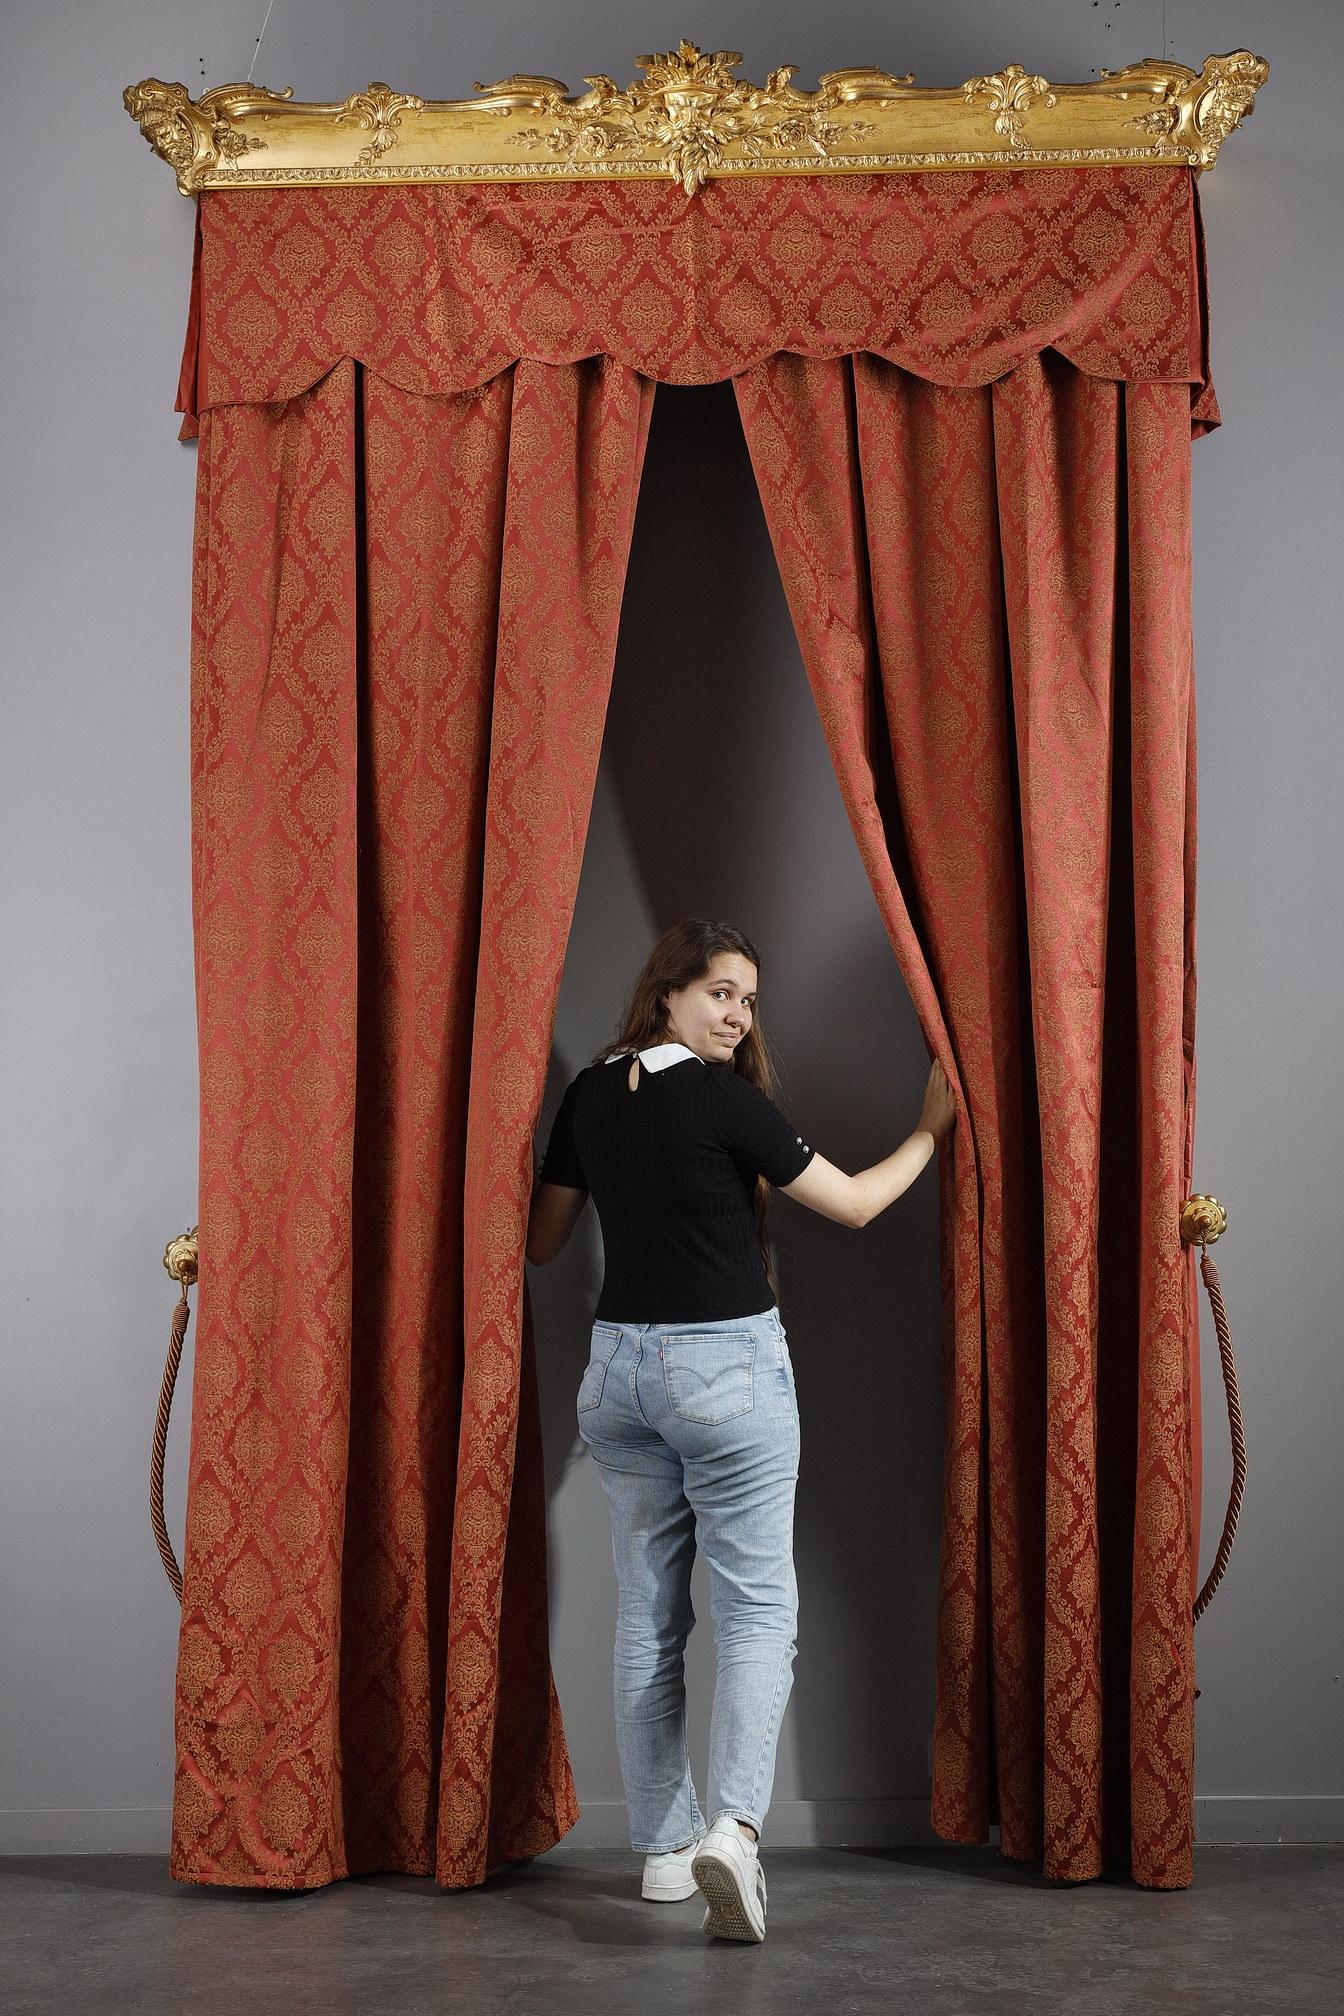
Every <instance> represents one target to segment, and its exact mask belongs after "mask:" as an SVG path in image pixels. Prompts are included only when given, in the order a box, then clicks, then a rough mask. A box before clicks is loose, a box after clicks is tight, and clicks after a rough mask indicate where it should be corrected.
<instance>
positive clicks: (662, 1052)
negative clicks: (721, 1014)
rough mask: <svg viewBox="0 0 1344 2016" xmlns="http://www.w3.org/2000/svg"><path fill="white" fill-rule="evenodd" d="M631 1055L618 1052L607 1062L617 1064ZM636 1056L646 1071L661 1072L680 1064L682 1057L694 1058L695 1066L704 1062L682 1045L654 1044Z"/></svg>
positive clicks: (627, 1051)
mask: <svg viewBox="0 0 1344 2016" xmlns="http://www.w3.org/2000/svg"><path fill="white" fill-rule="evenodd" d="M631 1054H632V1053H631V1052H630V1051H629V1050H618V1051H617V1052H616V1054H615V1055H614V1056H612V1057H608V1059H607V1062H608V1064H619V1063H620V1062H622V1060H623V1059H625V1058H627V1057H629V1056H630V1055H631ZM638 1054H639V1061H640V1063H641V1064H642V1065H643V1066H644V1067H645V1069H646V1070H648V1071H662V1070H664V1069H666V1067H667V1066H668V1065H669V1064H680V1062H681V1060H682V1058H683V1057H694V1058H695V1061H696V1063H697V1064H703V1063H704V1061H705V1060H704V1058H703V1057H701V1056H699V1055H697V1053H696V1052H695V1051H694V1050H690V1049H688V1048H687V1046H686V1045H685V1044H684V1043H655V1044H653V1046H652V1047H651V1048H650V1049H648V1050H641V1051H640V1052H639V1053H638Z"/></svg>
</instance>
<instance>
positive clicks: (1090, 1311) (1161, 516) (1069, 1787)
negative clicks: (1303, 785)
mask: <svg viewBox="0 0 1344 2016" xmlns="http://www.w3.org/2000/svg"><path fill="white" fill-rule="evenodd" d="M735 385H736V390H737V395H738V404H739V410H740V412H741V414H742V419H743V423H744V426H745V428H746V434H747V440H748V444H749V446H750V450H751V456H752V462H753V466H754V468H755V472H756V477H757V482H758V484H759V487H760V492H761V496H762V499H763V501H764V505H765V510H766V516H767V519H768V521H769V525H770V531H771V536H772V539H773V542H774V547H775V552H776V555H777V557H778V560H779V565H780V570H781V574H782V577H783V580H784V585H785V590H786V593H787V596H788V600H789V606H790V609H791V611H792V614H793V619H794V623H795V626H796V628H797V631H798V635H799V638H800V640H801V643H802V648H803V654H804V657H805V660H806V663H807V668H808V674H809V678H810V680H811V684H812V689H813V692H814V694H815V696H816V701H817V707H818V711H819V713H820V716H821V721H822V725H823V727H824V730H825V733H826V737H827V742H828V745H829V747H830V752H831V757H832V760H833V762H834V764H835V768H836V774H837V776H838V778H839V780H840V784H841V788H842V791H843V793H844V797H845V804H846V807H847V810H848V812H849V816H850V819H851V822H852V825H853V829H854V833H855V837H856V839H857V841H858V843H859V848H860V852H861V854H862V856H863V861H864V865H865V867H866V869H867V871H868V875H869V878H870V880H871V882H872V886H873V891H874V894H875V895H876V897H877V900H878V903H879V906H880V908H881V911H882V916H883V920H884V922H885V923H886V926H887V929H888V932H889V934H890V936H891V940H892V944H893V947H894V948H895V951H896V954H897V957H898V959H899V961H900V964H901V968H902V971H903V973H904V975H905V978H906V982H907V984H908V986H909V987H910V990H911V995H912V998H913V1000H914V1002H915V1005H916V1008H917V1010H918V1012H919V1015H920V1019H921V1022H922V1025H923V1027H924V1030H925V1032H926V1034H927V1035H928V1036H929V1038H930V1041H931V1043H932V1046H933V1048H934V1050H935V1053H936V1054H937V1056H938V1058H939V1060H940V1062H942V1064H943V1066H944V1068H945V1069H946V1071H947V1073H948V1076H949V1079H950V1080H951V1081H952V1083H953V1085H954V1087H955V1088H956V1090H957V1094H958V1099H957V1104H958V1123H959V1124H958V1127H957V1130H956V1133H955V1136H954V1140H953V1144H952V1152H951V1153H950V1154H945V1155H944V1157H943V1161H942V1172H941V1173H942V1201H943V1229H944V1243H943V1291H944V1306H943V1319H944V1368H945V1406H946V1451H945V1464H944V1498H943V1542H942V1561H941V1571H940V1621H939V1659H938V1691H937V1716H936V1722H935V1732H934V1799H933V1821H934V1825H935V1827H936V1828H937V1829H938V1831H939V1832H940V1833H943V1834H946V1835H948V1836H950V1837H951V1838H953V1839H954V1840H964V1841H965V1840H971V1841H973V1840H983V1839H984V1838H985V1831H986V1827H987V1824H988V1823H989V1822H990V1821H992V1820H997V1821H998V1823H999V1826H1000V1840H1001V1843H1002V1846H1003V1849H1004V1851H1005V1852H1006V1853H1007V1854H1009V1855H1013V1856H1018V1857H1023V1858H1029V1859H1033V1860H1036V1859H1040V1858H1041V1857H1044V1863H1045V1870H1046V1873H1047V1874H1048V1875H1051V1876H1057V1877H1063V1878H1075V1879H1076V1878H1079V1877H1088V1876H1095V1875H1098V1874H1099V1873H1101V1871H1102V1870H1103V1868H1105V1867H1107V1866H1108V1865H1109V1866H1112V1867H1114V1866H1117V1865H1118V1866H1122V1867H1129V1866H1131V1861H1132V1869H1133V1873H1134V1874H1135V1876H1136V1877H1137V1878H1138V1879H1139V1880H1140V1881H1141V1882H1144V1883H1148V1884H1153V1885H1157V1886H1161V1887H1170V1886H1178V1885H1182V1884H1185V1883H1188V1882H1189V1880H1190V1869H1191V1849H1192V1785H1191V1776H1190V1773H1191V1763H1192V1752H1193V1708H1194V1673H1193V1651H1192V1643H1191V1638H1192V1624H1191V1595H1192V1588H1191V1567H1192V1561H1193V1557H1194V1504H1193V1496H1192V1464H1191V1448H1192V1404H1193V1403H1192V1391H1191V1380H1192V1377H1193V1374H1194V1369H1195V1363H1196V1362H1197V1361H1195V1359H1194V1355H1193V1354H1194V1336H1195V1333H1194V1332H1193V1331H1192V1330H1191V1328H1190V1317H1189V1307H1188V1297H1189V1295H1190V1292H1191V1291H1190V1283H1189V1275H1190V1265H1189V1262H1188V1261H1187V1258H1186V1256H1185V1253H1184V1249H1183V1247H1182V1244H1181V1240H1180V1234H1179V1217H1180V1205H1181V1200H1182V1198H1183V1197H1184V1196H1185V1194H1186V1191H1187V1189H1188V1187H1189V1178H1190V1166H1189V1159H1188V1157H1189V1146H1190V1139H1191V1127H1192V1123H1193V1107H1192V1100H1193V1082H1192V1075H1193V1019H1194V909H1193V901H1194V811H1195V798H1194V687H1193V681H1192V677H1191V649H1190V587H1189V574H1190V536H1189V522H1190V512H1189V453H1190V399H1189V393H1188V388H1187V387H1186V386H1184V385H1152V384H1142V385H1122V384H1117V383H1114V382H1112V381H1109V380H1104V379H1096V378H1089V377H1086V376H1085V375H1084V374H1083V373H1081V372H1079V371H1077V370H1075V369H1074V367H1073V366H1072V365H1070V364H1068V363H1067V362H1065V361H1064V360H1063V359H1062V358H1059V357H1057V356H1051V355H1045V356H1040V357H1033V358H1031V359H1029V360H1028V361H1027V362H1026V363H1024V364H1022V365H1020V366H1019V367H1018V369H1017V370H1016V371H1014V372H1011V373H1010V374H1009V375H1008V376H1007V377H1005V378H1002V379H1000V380H999V381H998V382H997V383H996V384H994V385H992V386H987V387H984V388H981V389H974V390H969V391H968V390H963V389H961V388H957V387H952V388H949V387H944V386H940V385H931V384H928V383H925V382H923V381H921V380H920V379H917V378H912V377H911V376H909V375H908V374H907V373H906V372H904V371H902V370H901V369H900V368H899V367H898V366H896V365H893V364H888V363H885V362H884V361H883V360H882V359H880V358H874V357H867V356H859V357H854V358H839V359H835V360H816V359H810V358H800V357H775V358H771V359H770V360H769V361H768V362H766V363H763V364H760V365H758V366H757V367H756V368H755V369H754V370H751V371H748V372H745V373H743V374H742V375H741V376H740V377H738V378H737V379H736V380H735Z"/></svg>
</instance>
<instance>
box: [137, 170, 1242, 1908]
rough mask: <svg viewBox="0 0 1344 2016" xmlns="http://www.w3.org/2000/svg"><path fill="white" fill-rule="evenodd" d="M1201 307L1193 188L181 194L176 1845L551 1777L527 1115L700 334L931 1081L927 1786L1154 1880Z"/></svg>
mask: <svg viewBox="0 0 1344 2016" xmlns="http://www.w3.org/2000/svg"><path fill="white" fill-rule="evenodd" d="M1206 354H1207V353H1206V340H1205V315H1204V288H1203V268H1202V256H1201V251H1200V238H1199V218H1198V209H1197V205H1196V201H1195V188H1194V182H1193V178H1192V177H1191V176H1190V175H1189V174H1188V173H1186V172H1184V171H1175V170H1157V169H1086V170H1084V169H1079V170H1073V169H1062V170H1038V171H1021V172H1017V173H1012V172H1008V171H1003V170H994V171H985V172H982V173H975V174H946V175H944V174H932V175H916V176H849V175H845V176H837V177H833V178H820V177H819V178H809V177H805V176H800V177H793V178H786V179H781V180H776V179H774V178H770V177H752V178H743V179H742V180H740V181H723V182H710V183H709V184H707V185H706V186H705V188H704V189H702V190H701V191H700V192H698V194H697V195H696V197H694V198H693V199H690V200H688V199H687V198H686V197H685V196H684V194H683V192H682V191H681V190H680V189H678V188H676V187H674V186H671V185H668V184H662V183H641V182H622V183H614V182H612V183H607V182H602V181H594V182H591V183H585V184H565V183H555V184H549V185H547V184H544V183H543V184H532V183H528V184H517V185H511V184H502V185H485V186H480V187H476V186H470V187H460V188H459V187H452V186H446V187H439V186H391V187H386V186H385V187H378V188H358V187H324V188H314V189H285V190H281V191H269V192H268V191H236V192H235V191H228V192H211V193H210V194H209V195H206V196H204V197H202V198H200V199H198V236H197V253H196V262H195V268H194V273H193V286H192V298H191V313H190V318H189V329H188V342H187V348H186V354H185V356H184V359H183V369H182V376H181V384H180V390H179V402H178V403H179V407H180V408H181V409H182V410H183V412H184V413H185V416H186V417H185V420H184V424H183V432H184V434H186V435H193V434H196V433H199V471H198V492H197V520H196V541H195V571H194V589H193V651H192V845H193V884H192V886H193V907H194V922H195V934H196V984H197V1002H198V1017H199V1042H200V1059H201V1163H200V1208H199V1218H200V1281H199V1288H198V1315H197V1331H196V1357H195V1372H194V1386H193V1403H192V1405H193V1411H192V1427H191V1449H190V1457H189V1467H188V1492H187V1533H186V1546H185V1558H184V1567H183V1613H182V1626H181V1637H180V1644H179V1658H178V1669H177V1698H176V1747H177V1776H176V1786H175V1794H174V1806H173V1844H172V1855H171V1861H170V1869H171V1872H172V1874H173V1875H174V1876H176V1877H178V1878H179V1879H181V1880H184V1881H189V1882H200V1883H224V1884H245V1885H253V1886H264V1887H274V1888H294V1889H301V1888H308V1887H312V1886H314V1885H317V1884H321V1883H325V1882H328V1881H331V1880H333V1879H335V1878H338V1877H341V1876H343V1875H346V1874H356V1873H360V1872H364V1871H371V1870H378V1869H397V1870H403V1871H406V1872H408V1873H415V1874H433V1875H434V1876H435V1877H436V1878H437V1880H438V1881H439V1882H440V1883H441V1884H444V1885H445V1886H448V1887H464V1886H467V1885H471V1884H477V1883H480V1882H481V1881H482V1880H483V1879H484V1877H485V1876H486V1874H487V1873H488V1872H489V1871H490V1870H491V1869H494V1868H496V1867H498V1866H500V1865H501V1864H502V1863H505V1862H508V1861H511V1860H514V1859H517V1858H519V1857H523V1856H529V1855H535V1854H537V1853H540V1852H542V1851H543V1850H545V1849H546V1848H548V1847H550V1846H552V1845H554V1843H555V1842H556V1841H557V1840H559V1839H560V1838H561V1836H563V1835H564V1834H565V1832H566V1831H567V1830H568V1829H569V1828H570V1827H571V1826H572V1825H573V1824H574V1821H575V1820H576V1818H577V1817H578V1803H577V1800H576V1798H575V1793H574V1786H573V1781H572V1777H571V1774H570V1766H569V1759H568V1753H567V1750H566V1745H565V1738H564V1732H563V1726H562V1722H561V1715H560V1708H559V1704H558V1702H557V1699H556V1694H555V1688H554V1684H553V1681H552V1678H551V1673H550V1665H549V1651H548V1616H547V1590H546V1536H545V1496H544V1479H543V1476H542V1457H541V1441H540V1433H539V1423H538V1409H537V1393H536V1379H535V1364H534V1355H533V1339H532V1332H531V1314H530V1305H529V1301H528V1297H527V1293H526V1284H525V1280H524V1267H523V1247H524V1242H525V1235H526V1225H527V1216H528V1206H529V1201H530V1194H531V1187H532V1173H533V1162H532V1140H533V1135H534V1131H535V1128H536V1124H537V1121H538V1117H539V1113H540V1108H541V1102H542V1095H543V1090H544V1086H545V1079H546V1069H547V1061H548V1056H549V1051H550V1043H551V1034H552V1030H553V1025H554V1014H555V1004H556V999H557V996H558V991H559V984H560V976H561V970H562V967H563V961H564V953H565V947H566V944H567V940H568V934H569V929H570V924H571V919H572V915H573V906H574V898H575V894H576V889H577V884H578V877H579V870H580V865H581V862H582V856H583V847H584V841H585V837H586V833H587V825H588V818H589V813H590V808H591V803H592V795H593V788H594V783H595V777H596V770H597V763H598V756H599V751H600V747H601V740H602V732H603V725H604V721H605V714H606V707H607V701H608V696H609V691H610V681H611V674H612V664H613V659H614V650H615V640H616V628H617V620H618V613H619V607H620V600H621V592H622V586H623V582H624V577H625V568H626V560H627V554H628V550H629V543H630V535H631V527H632V522H633V515H634V507H635V498H636V494H637V490H638V484H639V477H640V470H641V466H642V461H643V453H644V444H645V440H646V436H647V429H648V422H649V415H650V410H651V405H652V400H653V396H654V391H655V386H656V382H657V381H659V380H665V381H668V382H677V383H704V382H709V381H711V380H715V379H722V378H725V377H728V376H732V377H734V379H735V383H736V387H737V392H738V400H739V408H740V411H741V414H742V419H743V424H744V426H745V429H746V433H747V438H748V442H749V445H750V449H751V453H752V458H753V462H754V465H755V469H756V473H757V479H758V482H759V485H760V490H761V495H762V498H763V501H764V505H765V510H766V515H767V518H768V520H769V523H770V528H771V533H772V536H773V539H774V544H775V550H776V552H777V554H778V557H779V563H780V567H781V570H782V574H783V579H784V582H785V587H786V591H787V594H788V598H789V602H790V607H791V609H792V612H793V618H794V622H795V624H796V626H797V630H798V634H799V638H800V640H801V643H802V649H803V655H804V659H805V662H806V665H807V672H808V677H809V679H810V682H811V686H812V690H813V693H814V695H815V697H816V702H817V706H818V709H819V713H820V717H821V720H822V723H823V727H824V730H825V733H826V736H827V740H828V745H829V747H830V750H831V754H832V758H833V761H834V764H835V769H836V774H837V778H838V780H839V783H840V787H841V790H842V792H843V794H844V798H845V803H846V806H847V809H848V812H849V816H850V819H851V821H852V824H853V829H854V832H855V835H856V838H857V841H858V844H859V848H860V852H861V855H862V859H863V861H864V865H865V868H866V870H867V873H868V875H869V877H870V880H871V882H872V886H873V890H874V894H875V896H876V899H877V901H878V904H879V907H880V909H881V914H882V916H883V919H884V921H885V923H886V926H887V930H888V932H889V935H890V937H891V941H892V945H893V948H894V951H895V954H896V956H897V958H898V960H899V963H900V965H901V968H902V972H903V974H904V976H905V979H906V982H907V984H908V986H909V988H910V990H911V994H912V997H913V999H914V1001H915V1003H916V1007H917V1009H918V1012H919V1015H920V1018H921V1022H922V1026H923V1028H924V1031H925V1034H926V1036H927V1038H928V1041H929V1044H930V1047H931V1049H933V1050H934V1051H935V1052H936V1054H937V1055H938V1057H939V1058H940V1060H941V1061H942V1063H943V1064H944V1066H945V1068H946V1069H947V1072H948V1075H949V1078H950V1079H951V1081H952V1083H953V1085H954V1087H955V1089H956V1092H957V1097H958V1105H959V1116H960V1117H959V1125H958V1127H957V1130H956V1133H955V1137H954V1140H953V1142H952V1144H951V1145H950V1147H949V1148H948V1149H947V1150H945V1151H944V1153H943V1155H942V1158H941V1165H942V1166H941V1176H940V1181H941V1186H942V1187H941V1199H942V1263H943V1281H944V1337H943V1350H944V1372H945V1395H946V1438H947V1440H946V1463H945V1502H944V1532H943V1551H942V1561H941V1569H940V1607H939V1653H938V1712H937V1728H936V1737H935V1758H934V1806H933V1817H934V1822H935V1825H936V1826H937V1827H938V1829H939V1831H940V1832H942V1833H944V1834H946V1835H948V1836H950V1837H951V1838H953V1839H957V1840H977V1839H984V1838H985V1834H986V1829H987V1827H988V1825H990V1824H991V1823H993V1822H994V1821H997V1822H998V1823H999V1825H1000V1828H1001V1840H1002V1844H1003V1847H1004V1849H1005V1850H1006V1851H1007V1852H1008V1853H1009V1854H1011V1855H1015V1856H1023V1857H1028V1858H1033V1859H1034V1858H1043V1859H1044V1865H1045V1868H1046V1871H1047V1873H1049V1874H1051V1875H1054V1876H1061V1877H1083V1876H1091V1875H1095V1874H1097V1873H1098V1872H1099V1871H1100V1870H1102V1869H1103V1868H1129V1869H1130V1870H1132V1873H1133V1874H1134V1876H1135V1877H1136V1878H1137V1879H1138V1880H1139V1881H1140V1882H1143V1883H1148V1884H1153V1885H1159V1886H1167V1887H1170V1886H1176V1885H1180V1884H1184V1883H1186V1882H1188V1881H1189V1880H1190V1858H1191V1832H1192V1829H1191V1820H1192V1807H1193V1799H1192V1787H1193V1740H1194V1738H1193V1712H1192V1710H1193V1666H1192V1653H1191V1629H1190V1608H1191V1598H1192V1594H1193V1589H1194V1575H1195V1557H1196V1553H1197V1538H1198V1532H1197V1520H1196V1508H1197V1505H1198V1462H1199V1433H1198V1391H1197V1385H1196V1383H1195V1371H1196V1367H1197V1310H1196V1307H1195V1303H1194V1279H1195V1277H1194V1267H1193V1261H1192V1260H1190V1259H1188V1258H1187V1256H1186V1255H1185V1253H1184V1250H1183V1248H1182V1246H1181V1243H1180V1236H1179V1205H1180V1201H1181V1199H1182V1197H1183V1196H1184V1195H1185V1194H1186V1191H1187V1189H1188V1185H1189V1178H1190V1161H1191V1149H1192V1138H1193V1121H1194V1047H1193V1025H1194V861H1195V853H1194V812H1195V798H1194V688H1193V680H1192V673H1191V653H1190V634H1189V610H1190V581H1189V565H1190V555H1189V453H1190V438H1191V432H1192V427H1193V429H1194V431H1196V432H1198V431H1200V430H1201V429H1202V428H1203V427H1205V426H1208V425H1212V424H1215V423H1216V418H1217V411H1216V405H1215V403H1214V400H1213V394H1212V387H1211V385H1210V383H1209V381H1208V370H1207V361H1206ZM709 508H712V505H711V506H710V507H709Z"/></svg>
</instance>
